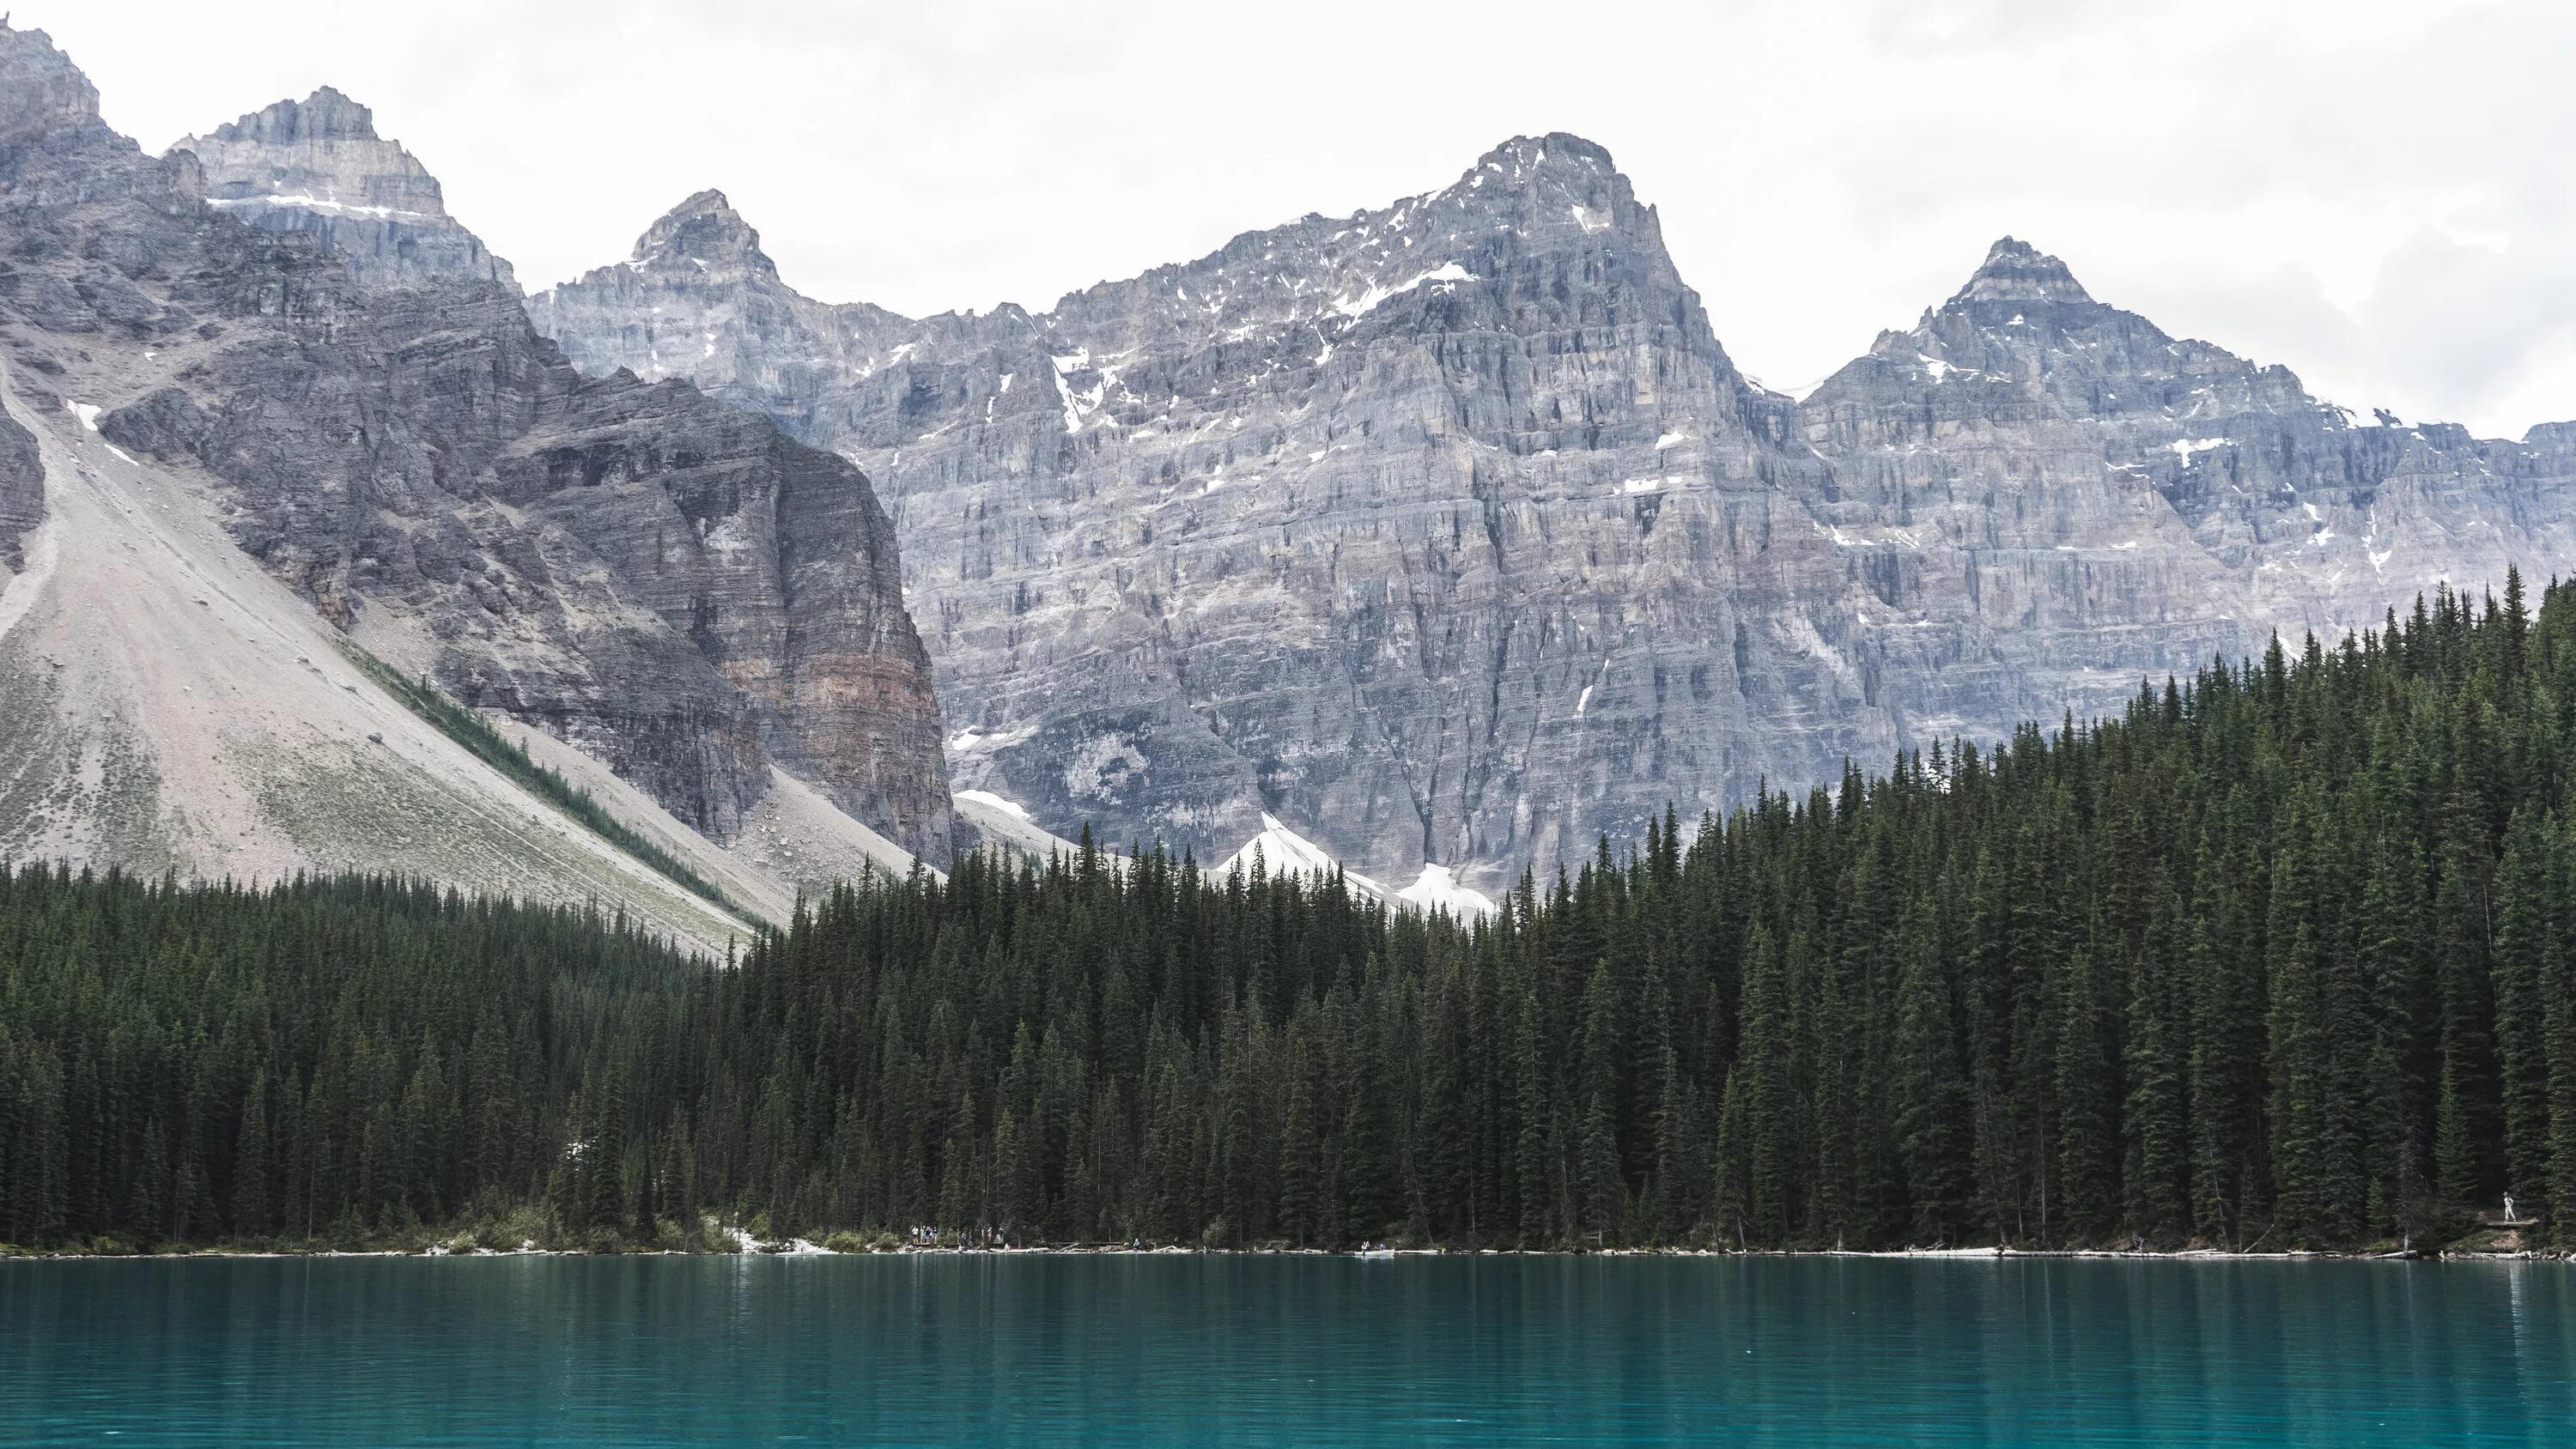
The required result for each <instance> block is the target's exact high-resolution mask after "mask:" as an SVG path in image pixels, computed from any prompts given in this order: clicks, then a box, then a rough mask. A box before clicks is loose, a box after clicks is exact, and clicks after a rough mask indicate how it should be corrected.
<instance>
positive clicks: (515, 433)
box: [0, 30, 951, 859]
mask: <svg viewBox="0 0 2576 1449" xmlns="http://www.w3.org/2000/svg"><path fill="white" fill-rule="evenodd" d="M62 72H69V73H70V74H72V75H74V76H77V72H71V71H70V68H69V64H68V62H66V61H64V60H63V59H62V58H61V57H60V56H59V54H58V53H56V52H54V51H53V49H52V47H51V46H50V44H47V43H45V41H44V38H43V36H42V35H41V33H29V32H19V31H7V30H0V97H7V98H8V99H7V100H6V101H5V102H0V243H5V248H0V249H4V250H5V254H6V256H7V257H8V258H9V261H8V262H7V263H6V264H5V265H0V325H5V334H0V335H5V337H6V345H7V346H8V348H9V350H10V358H11V361H12V363H13V364H14V365H15V366H14V367H13V371H14V372H16V374H17V375H18V376H21V377H25V376H28V375H30V374H31V373H33V374H41V375H42V376H43V377H44V380H45V381H44V386H46V387H50V388H51V389H53V390H54V391H55V392H58V393H60V394H61V395H62V396H63V397H65V398H74V397H77V398H80V399H83V400H85V402H86V403H87V405H88V406H90V407H92V408H94V409H96V414H95V417H94V421H95V425H96V429H97V431H98V432H99V433H100V434H101V435H102V436H103V438H104V439H105V441H107V442H109V443H112V444H115V445H117V446H118V447H121V448H123V449H127V450H131V451H132V452H134V453H137V454H147V453H148V454H150V455H152V456H154V457H155V458H158V459H165V460H184V461H187V462H189V463H192V464H193V465H195V466H197V467H199V468H201V469H202V470H203V471H204V473H205V474H206V475H208V476H209V477H210V479H211V480H212V481H213V482H214V483H215V484H216V486H217V487H218V488H219V489H220V490H221V497H222V507H223V510H224V517H225V527H226V530H227V531H228V532H229V533H230V535H231V536H232V539H233V541H234V542H236V543H237V544H238V545H239V546H240V547H241V548H242V549H243V550H244V551H246V552H248V553H249V554H250V555H252V556H253V557H255V558H256V559H258V560H259V562H260V564H261V565H262V567H263V568H264V569H265V570H266V572H267V573H268V574H269V575H270V576H272V577H274V578H276V579H279V580H281V581H283V582H285V583H287V584H288V585H290V586H291V587H292V588H294V589H295V590H296V591H297V592H298V593H300V594H301V595H302V596H303V597H305V598H306V599H308V600H309V601H311V603H312V604H313V605H314V606H315V607H316V608H317V609H318V610H319V611H320V612H321V613H322V614H323V615H324V616H325V617H326V618H328V619H330V620H331V621H333V622H334V623H336V624H338V625H339V626H340V627H341V628H342V629H344V630H347V631H349V632H350V633H352V634H353V635H355V636H356V637H357V638H358V639H360V640H361V641H364V642H366V643H368V645H369V646H370V647H372V648H375V649H377V650H378V652H380V653H384V654H387V655H388V657H394V658H398V659H403V660H405V661H406V662H416V663H418V664H419V665H420V666H421V667H424V668H426V669H427V670H428V671H429V672H430V673H432V674H433V675H434V676H435V677H436V678H437V679H438V680H439V682H440V683H442V684H443V685H445V686H446V687H448V688H449V689H450V690H451V691H452V692H454V693H455V694H457V695H458V696H459V697H461V698H464V699H466V700H467V701H469V702H472V703H477V704H483V705H489V706H496V707H500V708H503V709H506V710H508V711H509V712H511V713H512V714H515V715H517V716H518V717H520V718H522V719H524V720H527V721H529V722H531V723H534V724H537V725H540V726H542V727H543V728H545V729H546V730H548V731H549V732H551V733H553V734H555V735H557V736H559V737H561V738H563V739H566V740H569V741H571V742H573V743H574V744H576V745H579V746H581V747H582V748H583V749H584V750H586V751H588V752H590V753H591V754H593V755H595V756H597V757H598V758H600V759H602V760H604V761H606V762H607V763H609V764H610V765H611V766H612V767H613V768H614V769H615V770H616V772H617V773H618V774H619V775H622V776H624V777H626V778H627V779H629V780H631V781H634V782H636V783H637V784H638V785H639V786H641V787H642V788H644V789H645V790H646V791H647V792H648V793H649V794H650V795H651V796H652V797H653V798H655V799H656V800H658V801H660V802H661V803H662V804H663V805H664V806H666V807H667V808H669V809H670V810H671V811H672V812H673V813H675V814H677V815H678V816H680V817H681V819H682V820H684V821H685V822H687V823H688V824H690V825H692V826H694V827H695V828H697V829H698V830H700V831H703V832H705V833H706V834H708V835H710V836H712V837H715V838H718V839H723V838H726V837H728V836H730V835H731V834H732V833H733V832H734V831H735V830H736V829H737V828H738V827H739V825H740V823H741V821H742V819H743V817H744V813H745V811H746V810H747V809H748V808H749V807H750V806H751V804H752V803H753V802H755V801H756V800H759V799H760V798H761V797H762V796H763V794H764V793H765V792H767V791H769V790H770V789H771V788H772V775H771V769H772V766H773V765H777V766H781V767H784V768H785V769H786V770H788V771H789V772H790V773H792V774H795V775H798V776H801V777H803V778H804V779H806V780H808V781H810V782H811V783H812V784H814V785H815V786H817V787H818V788H819V789H820V790H821V791H822V792H823V794H824V795H825V796H826V797H827V798H828V799H829V800H830V801H831V802H832V803H833V804H836V805H838V806H840V807H841V808H843V809H845V810H847V811H849V812H850V813H851V814H853V815H855V816H856V817H857V818H859V819H860V820H862V821H864V822H865V823H867V824H869V825H871V826H873V827H875V828H876V829H878V830H879V831H881V832H883V833H884V834H885V835H886V836H888V837H889V838H891V839H893V840H894V841H896V842H897V843H899V844H901V845H903V846H904V847H906V848H907V849H910V850H912V851H914V852H916V853H921V854H927V855H930V856H931V857H932V858H934V859H945V857H946V854H947V846H948V842H949V839H950V830H951V820H950V813H949V802H948V795H947V789H946V785H945V781H944V771H943V769H942V766H941V760H940V751H939V740H938V731H937V709H936V706H935V704H934V703H933V700H932V695H931V689H930V675H929V669H928V661H927V659H926V657H925V655H924V654H923V652H922V648H921V644H920V641H919V639H918V637H917V635H916V634H915V632H914V630H913V628H912V624H911V621H910V618H909V616H908V614H907V613H906V612H905V609H904V604H903V598H902V594H901V590H900V574H899V568H900V566H899V564H898V563H897V559H896V544H895V536H894V530H893V526H892V524H891V522H890V520H889V519H888V518H887V517H886V515H885V513H884V512H883V510H882V509H881V508H880V507H879V506H878V504H877V502H876V498H875V495H874V494H873V493H872V492H871V491H870V489H869V487H868V484H867V480H866V479H865V478H863V477H862V476H861V475H860V474H859V473H858V472H857V470H856V469H854V468H853V467H851V466H850V465H849V464H848V463H847V462H845V461H843V460H842V459H839V458H836V457H833V456H831V455H829V454H825V453H821V452H818V451H816V450H814V449H811V448H808V447H806V446H804V445H803V444H801V443H797V442H795V441H792V440H790V439H788V438H786V437H784V436H782V435H781V434H780V433H779V431H778V430H777V428H776V427H775V426H774V425H772V424H771V423H770V422H769V421H768V420H767V419H765V418H762V417H759V416H757V415H753V414H748V413H745V412H742V411H740V410H738V409H734V408H730V407H727V406H724V405H722V404H720V403H717V402H714V401H712V400H710V399H708V398H706V397H705V396H703V395H702V394H700V393H699V392H698V391H697V390H696V389H695V388H693V387H691V386H689V385H688V384H686V383H684V382H678V381H670V382H660V383H645V382H642V381H639V380H637V379H635V378H634V377H632V376H625V375H615V376H610V377H606V378H596V379H592V378H584V377H582V376H581V375H580V374H579V373H577V372H575V371H574V370H573V369H572V368H571V367H570V366H568V365H567V364H566V363H565V362H564V360H563V358H562V356H561V354H560V353H559V352H558V351H557V349H556V348H555V347H554V345H553V344H552V343H550V342H548V341H546V340H545V339H543V338H541V337H539V336H538V335H537V334H536V333H535V332H534V331H532V330H531V329H530V327H529V325H528V322H527V318H526V316H525V314H524V313H523V312H522V311H521V309H520V306H519V302H518V298H517V296H516V294H515V292H514V291H513V290H512V289H511V288H509V287H508V286H507V285H506V284H504V283H502V282H500V281H497V280H493V279H490V278H480V279H465V278H459V277H456V276H453V275H447V274H437V275H426V276H421V277H418V278H415V279H414V280H415V281H416V282H417V285H405V286H402V287H397V288H382V287H377V286H372V285H369V284H367V283H365V282H362V281H360V280H359V279H358V278H357V277H356V276H353V275H352V268H351V266H350V265H349V262H348V261H347V259H345V258H343V257H342V256H341V255H339V254H337V253H336V252H334V251H331V250H327V249H326V246H325V245H324V244H325V243H326V242H330V243H334V244H336V242H335V237H337V236H339V235H345V233H337V232H334V231H332V230H331V229H328V228H326V229H323V230H322V231H321V232H320V233H318V234H317V233H316V232H314V231H312V230H308V229H306V228H303V227H289V228H285V229H283V230H279V231H270V230H267V229H264V228H261V229H255V228H254V227H252V226H247V225H244V224H242V219H241V218H240V217H239V216H237V215H236V214H235V213H237V212H238V211H239V210H240V208H224V207H219V206H213V205H209V204H208V203H207V202H206V200H205V199H204V198H203V195H202V190H203V187H204V185H205V182H204V178H203V176H202V175H201V173H200V170H199V167H200V163H201V161H202V158H201V157H199V156H198V155H197V154H195V153H194V152H192V151H187V150H174V151H173V152H172V153H171V155H170V156H168V157H166V158H163V159H160V160H153V159H149V158H146V157H143V156H142V155H140V154H139V153H138V152H137V151H136V150H135V148H134V146H133V145H132V143H131V142H128V141H126V140H124V139H123V138H121V137H118V136H116V135H115V134H114V133H113V132H111V131H109V130H108V129H107V128H106V127H105V126H104V125H103V124H101V123H100V122H99V121H98V119H97V115H96V110H95V103H94V98H93V99H92V101H91V103H90V104H89V105H88V106H86V107H83V106H81V105H78V104H76V103H66V104H55V105H49V106H46V107H31V106H26V105H23V104H21V102H22V100H23V98H24V97H26V96H30V95H70V96H71V97H72V101H73V102H77V100H78V96H77V95H76V94H74V93H73V91H72V90H71V89H70V88H67V87H65V86H64V85H62V84H61V83H60V82H59V79H58V77H59V74H60V73H62ZM324 95H325V96H329V95H330V93H328V92H326V93H324ZM319 99H320V98H317V100H319ZM350 109H354V108H347V103H345V102H341V101H339V100H337V98H336V97H333V98H332V104H331V108H330V110H329V111H328V112H327V113H325V114H323V115H320V116H316V115H315V114H313V105H312V103H308V105H307V106H306V107H304V108H302V109H301V110H299V109H297V108H293V107H273V108H271V110H270V111H267V112H263V113H261V116H260V117H254V118H251V119H252V120H253V121H258V122H261V125H259V126H251V125H250V123H249V122H245V123H244V125H243V126H242V127H228V128H225V129H226V131H230V132H234V133H235V134H234V135H233V136H232V137H231V138H229V139H228V140H227V143H226V144H227V145H235V146H248V145H251V144H253V143H254V141H255V140H256V138H257V137H259V136H262V135H266V136H269V137H271V138H272V139H273V140H274V141H275V144H276V145H277V147H278V148H280V149H279V159H278V160H277V161H276V163H275V165H274V166H273V167H272V168H271V170H272V172H273V173H274V174H280V175H285V174H290V173H292V172H293V171H294V169H295V168H296V167H299V166H306V165H308V163H309V164H311V165H314V166H317V167H318V166H319V165H320V164H321V163H319V162H317V161H313V160H312V156H313V154H314V153H313V151H312V149H311V148H312V147H313V146H315V145H317V144H323V143H326V142H329V143H332V144H336V141H335V140H334V138H337V140H347V139H348V138H349V137H350V136H351V134H352V132H353V131H364V130H365V129H366V128H365V126H364V112H363V110H362V109H356V110H355V117H354V119H353V118H352V116H351V115H350V114H349V110H350ZM223 134H224V133H222V132H219V133H218V135H219V136H221V135H223ZM257 143H258V144H262V145H265V144H268V142H266V141H259V142H257ZM249 154H250V153H249V152H247V151H240V150H236V151H235V152H233V153H232V159H231V163H228V164H235V165H247V164H249V163H248V162H247V161H246V160H245V158H246V157H248V156H249ZM397 154H398V153H397ZM404 159H405V160H406V161H407V160H408V158H404ZM403 184H404V185H410V184H411V183H408V182H406V183H403ZM344 194H345V193H344ZM360 194H361V195H363V196H365V197H366V198H368V199H367V202H366V204H368V205H380V204H381V205H391V204H392V201H393V200H402V199H408V200H410V201H412V202H419V201H421V200H422V199H424V197H426V199H428V200H430V201H432V202H434V200H435V184H434V183H430V184H429V188H428V190H427V191H426V192H425V193H424V192H422V191H420V190H418V189H417V187H415V188H414V189H412V190H410V191H407V192H405V191H399V190H398V191H396V192H393V193H387V192H385V191H381V190H377V191H365V192H362V193H360ZM388 197H390V198H391V199H387V198H388ZM360 270H363V268H361V269H360ZM19 392H20V395H21V397H22V398H23V397H25V396H27V393H28V388H27V387H26V386H21V387H20V388H19ZM6 441H7V440H6V438H5V437H0V513H5V512H6V511H7V510H8V508H9V507H10V504H9V502H8V500H9V498H10V496H11V495H10V492H9V486H8V482H7V474H8V469H7V466H6V453H7V449H6ZM5 526H6V520H5V519H0V530H5Z"/></svg>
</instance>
